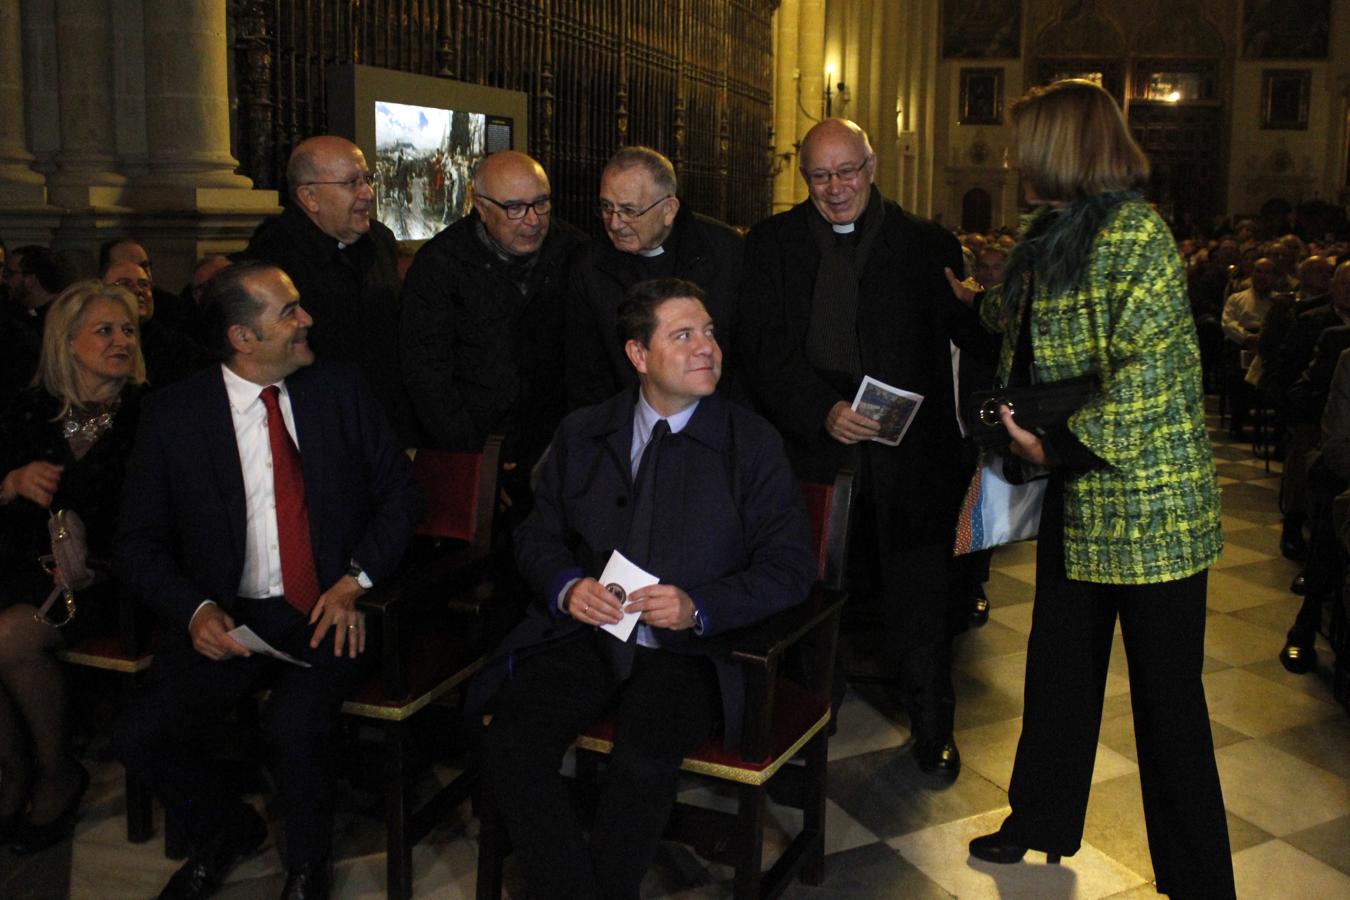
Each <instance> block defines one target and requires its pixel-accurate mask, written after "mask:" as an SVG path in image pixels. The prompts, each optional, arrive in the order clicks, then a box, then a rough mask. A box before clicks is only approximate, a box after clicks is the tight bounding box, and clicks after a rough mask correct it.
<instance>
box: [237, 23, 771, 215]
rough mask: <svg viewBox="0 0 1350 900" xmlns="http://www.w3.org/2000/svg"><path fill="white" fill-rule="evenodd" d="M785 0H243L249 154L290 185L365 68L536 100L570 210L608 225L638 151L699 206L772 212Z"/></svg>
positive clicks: (556, 191) (541, 133)
mask: <svg viewBox="0 0 1350 900" xmlns="http://www.w3.org/2000/svg"><path fill="white" fill-rule="evenodd" d="M775 6H777V0H532V2H529V0H347V2H339V0H230V4H229V10H230V15H231V24H232V30H233V33H234V36H235V37H234V47H235V71H236V92H237V97H238V103H239V109H238V128H239V142H238V148H237V149H238V154H239V161H240V163H241V165H242V169H243V171H244V172H245V173H246V174H248V175H249V176H250V177H252V178H253V179H254V181H255V182H256V183H257V184H259V185H260V186H262V187H273V188H275V187H278V186H279V185H280V183H281V175H282V172H283V170H284V168H285V162H286V157H287V155H288V153H289V151H290V148H291V147H292V146H294V145H295V144H296V143H297V142H298V141H300V140H302V139H303V138H305V137H307V136H310V135H314V134H322V133H323V132H324V131H325V130H326V121H325V119H326V115H325V108H326V107H325V98H324V76H325V69H326V68H327V67H328V66H330V65H334V64H337V63H346V62H355V63H361V64H364V65H371V66H384V67H387V68H392V69H399V70H401V71H407V72H415V73H418V74H423V75H440V76H443V77H447V78H454V79H457V80H461V81H468V82H474V83H477V84H484V85H488V86H491V87H499V88H506V89H509V90H517V91H524V92H525V93H527V94H529V95H530V98H531V111H530V116H531V118H530V135H529V149H530V153H531V155H533V156H535V157H536V158H537V159H539V161H540V162H542V163H543V164H544V167H545V168H546V169H547V170H548V172H549V177H550V179H551V181H552V185H553V196H554V202H555V206H556V208H557V209H558V211H559V213H560V214H561V215H562V216H564V217H565V218H567V219H568V220H569V221H572V222H574V223H576V224H578V225H582V226H583V227H591V228H593V229H594V228H595V227H596V225H597V223H596V222H595V221H594V216H592V215H591V213H590V210H591V209H592V207H593V203H594V199H595V194H596V190H597V186H598V183H599V175H600V169H601V167H602V166H603V165H604V162H605V160H606V159H608V158H609V155H610V154H611V153H612V152H613V151H614V149H615V148H616V147H618V146H620V145H623V144H647V145H650V146H653V147H655V148H657V149H658V150H661V151H662V152H663V153H665V154H666V155H667V156H669V157H670V158H671V160H672V161H673V162H674V163H675V168H676V170H677V172H678V173H679V176H680V183H681V194H682V195H683V197H684V199H685V201H686V202H687V203H689V204H690V205H692V207H693V208H694V209H695V210H697V211H699V212H703V213H706V214H708V215H713V216H716V217H718V218H721V219H724V220H725V221H727V222H730V223H732V224H735V225H750V224H752V223H754V222H755V221H757V220H758V219H760V218H762V217H763V216H765V215H767V214H768V212H769V207H770V201H771V199H772V184H771V176H770V172H769V154H770V152H771V151H770V133H769V128H770V123H771V121H772V106H771V97H770V85H771V80H772V74H773V73H772V58H771V57H772V30H771V21H770V19H771V16H772V13H773V9H774V7H775Z"/></svg>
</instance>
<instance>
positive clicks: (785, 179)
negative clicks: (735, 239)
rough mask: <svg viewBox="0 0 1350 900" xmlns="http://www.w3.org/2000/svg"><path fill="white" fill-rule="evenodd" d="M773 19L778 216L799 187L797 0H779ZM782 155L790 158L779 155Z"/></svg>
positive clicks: (775, 205) (775, 198)
mask: <svg viewBox="0 0 1350 900" xmlns="http://www.w3.org/2000/svg"><path fill="white" fill-rule="evenodd" d="M774 16H775V17H776V18H777V22H776V23H775V24H776V26H777V27H776V29H775V33H774V42H775V45H776V46H775V50H776V51H777V52H775V53H774V92H773V131H774V134H773V143H774V152H775V156H774V161H773V164H774V165H775V166H781V167H782V168H781V169H780V170H779V172H778V174H777V175H776V176H775V177H774V180H773V211H774V212H776V213H777V212H782V211H783V210H785V209H788V208H790V207H791V206H792V205H793V204H795V203H796V202H797V199H798V198H797V185H799V184H801V177H800V176H799V175H798V174H797V150H796V147H795V144H796V142H797V141H799V140H801V136H802V135H801V132H800V131H798V127H797V79H798V78H799V77H801V73H800V72H798V71H797V26H798V24H799V23H798V16H799V11H798V8H797V0H782V2H781V3H779V4H778V9H777V10H776V11H775V12H774ZM783 153H789V154H791V155H790V156H788V157H783V156H781V155H778V154H783Z"/></svg>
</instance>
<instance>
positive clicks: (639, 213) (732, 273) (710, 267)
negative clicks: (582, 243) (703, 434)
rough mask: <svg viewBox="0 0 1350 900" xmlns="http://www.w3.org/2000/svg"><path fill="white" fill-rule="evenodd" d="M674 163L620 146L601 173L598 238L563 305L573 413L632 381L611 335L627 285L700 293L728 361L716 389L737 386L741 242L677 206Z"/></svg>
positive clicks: (641, 149) (574, 276)
mask: <svg viewBox="0 0 1350 900" xmlns="http://www.w3.org/2000/svg"><path fill="white" fill-rule="evenodd" d="M678 191H679V184H678V183H677V182H676V179H675V167H674V166H672V165H671V163H670V160H668V159H666V158H665V157H664V156H662V155H661V154H660V153H658V152H656V151H655V150H653V149H651V148H650V147H623V148H622V149H620V150H619V151H618V152H617V153H615V154H614V155H613V156H612V157H610V160H609V162H608V163H606V164H605V170H604V172H603V173H601V175H600V197H599V202H598V205H597V208H598V210H599V213H600V220H601V222H603V223H604V226H605V238H606V239H605V240H599V239H597V240H593V241H591V243H590V244H589V246H587V247H586V250H585V251H584V252H583V253H582V254H580V256H579V258H578V259H577V262H576V265H574V266H573V267H572V285H571V296H570V299H569V304H568V309H567V331H566V338H567V339H566V343H565V346H566V348H567V367H566V378H567V399H568V406H569V408H571V409H576V408H577V407H580V406H587V405H589V404H592V403H599V402H600V401H602V400H605V399H608V398H609V397H611V396H613V394H614V392H615V391H617V390H619V389H621V388H624V387H628V386H630V385H632V384H633V383H634V382H635V380H636V379H635V378H634V374H633V368H632V366H630V365H629V364H628V360H627V358H626V357H625V354H624V349H623V345H622V344H620V343H619V341H618V339H617V338H616V337H615V326H616V324H617V320H618V311H619V304H620V303H622V302H623V299H624V294H625V293H626V292H627V290H628V289H629V288H630V287H632V286H633V285H635V284H637V283H638V282H640V281H647V280H648V279H651V278H683V279H685V280H686V281H692V282H693V283H694V284H696V285H698V286H699V287H701V288H703V290H704V291H705V292H706V293H707V297H708V301H707V307H708V312H709V314H710V315H712V317H713V320H714V321H715V322H717V336H718V341H719V343H720V344H721V347H722V351H723V353H724V354H728V356H727V359H726V361H727V366H726V371H725V372H724V373H723V378H722V382H721V385H722V390H723V392H726V391H727V390H728V389H732V390H734V389H735V387H736V385H735V383H734V377H735V366H736V362H735V350H736V347H735V343H734V342H735V339H736V329H737V325H736V318H737V315H736V309H737V306H738V303H737V295H738V292H739V289H740V279H741V255H742V252H743V247H744V244H743V242H742V241H741V236H740V235H739V234H737V233H736V232H735V231H734V230H733V229H731V228H730V227H729V226H727V225H724V224H722V223H721V222H718V221H717V220H716V219H710V218H708V217H707V216H701V215H698V214H696V213H695V212H694V211H693V210H691V209H689V208H688V207H686V206H685V205H684V204H682V203H681V202H680V198H679V197H678V196H677V194H678Z"/></svg>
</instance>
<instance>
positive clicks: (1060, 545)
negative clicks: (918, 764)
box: [949, 81, 1234, 897]
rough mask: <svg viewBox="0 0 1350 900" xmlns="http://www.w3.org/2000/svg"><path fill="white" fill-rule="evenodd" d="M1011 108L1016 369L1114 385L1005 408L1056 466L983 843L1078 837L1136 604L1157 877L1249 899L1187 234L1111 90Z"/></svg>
mask: <svg viewBox="0 0 1350 900" xmlns="http://www.w3.org/2000/svg"><path fill="white" fill-rule="evenodd" d="M1012 120H1013V129H1014V135H1015V142H1016V151H1017V163H1018V168H1019V169H1020V170H1021V176H1022V184H1023V189H1024V190H1025V192H1026V195H1027V200H1028V202H1030V203H1033V204H1038V208H1037V210H1036V212H1035V213H1033V214H1032V216H1031V217H1030V219H1029V221H1028V223H1027V224H1026V226H1025V227H1024V229H1023V233H1022V235H1021V238H1020V240H1019V243H1018V246H1017V247H1016V249H1014V251H1013V255H1012V257H1011V258H1010V259H1009V261H1008V265H1007V267H1006V269H1005V280H1004V283H1003V285H1001V286H1000V287H998V288H995V289H992V290H989V291H988V292H986V293H985V294H984V295H983V296H982V297H980V298H979V299H980V310H981V315H982V317H983V318H984V321H985V323H986V325H988V326H989V327H991V328H993V329H995V330H998V331H1002V332H1003V334H1004V340H1003V352H1002V357H1001V359H1000V364H999V376H1000V383H1002V384H1027V383H1031V382H1049V381H1059V380H1062V379H1066V378H1073V377H1076V376H1079V375H1085V374H1095V375H1096V376H1097V377H1098V379H1099V381H1100V387H1099V389H1098V391H1097V392H1096V393H1095V394H1094V395H1093V397H1092V398H1091V399H1090V400H1089V401H1088V402H1087V403H1085V404H1084V405H1083V406H1082V407H1081V408H1080V409H1079V410H1078V411H1077V412H1075V413H1074V414H1073V415H1072V416H1071V417H1070V418H1069V421H1068V423H1067V424H1066V425H1062V426H1058V427H1055V428H1051V429H1048V430H1047V431H1045V432H1043V433H1037V434H1033V433H1031V432H1028V431H1026V430H1024V429H1022V428H1019V427H1018V426H1017V423H1016V419H1015V416H1014V415H1013V414H1012V413H1011V412H1010V411H1009V410H1008V409H1007V408H1006V407H1005V408H1004V409H1003V421H1004V424H1005V425H1006V426H1007V428H1008V432H1009V434H1010V435H1011V437H1012V444H1011V445H1010V447H1009V450H1010V452H1011V453H1012V454H1014V455H1016V456H1019V457H1022V458H1023V459H1026V460H1028V461H1030V462H1033V463H1037V464H1039V465H1044V466H1047V467H1048V468H1049V470H1050V473H1051V474H1050V478H1049V484H1048V486H1047V489H1046V495H1045V505H1044V509H1043V511H1042V514H1041V526H1040V538H1039V541H1038V544H1037V552H1036V600H1035V607H1034V612H1033V616H1032V629H1031V637H1030V640H1029V643H1028V647H1027V675H1026V688H1025V699H1024V711H1023V721H1022V736H1021V739H1020V741H1019V743H1018V747H1017V757H1016V761H1015V763H1014V768H1013V775H1012V781H1011V784H1010V786H1009V789H1008V799H1009V802H1010V804H1011V806H1012V812H1011V813H1010V814H1009V815H1008V817H1007V819H1005V820H1004V822H1003V825H1002V826H1001V827H1000V829H999V830H998V831H997V832H994V833H993V834H988V835H984V836H981V837H977V838H975V839H974V840H972V841H971V844H970V852H971V854H972V855H974V856H975V857H977V858H979V859H983V860H987V861H990V862H996V863H1010V862H1016V861H1017V860H1020V859H1021V858H1022V857H1023V856H1024V855H1025V853H1026V851H1027V849H1028V848H1034V849H1036V850H1041V851H1044V852H1045V853H1046V854H1047V857H1048V859H1049V861H1051V862H1057V861H1058V859H1059V857H1060V856H1061V855H1071V854H1073V853H1075V852H1076V851H1077V850H1078V848H1079V845H1080V844H1081V842H1082V837H1083V823H1084V819H1085V816H1086V812H1087V801H1088V791H1089V789H1090V786H1091V782H1092V766H1093V761H1094V759H1095V756H1096V747H1097V737H1098V731H1099V729H1100V726H1101V713H1102V697H1103V692H1104V689H1105V683H1106V670H1107V667H1108V664H1109V661H1110V655H1111V642H1112V636H1113V632H1114V628H1115V624H1116V621H1117V618H1119V621H1120V627H1121V633H1122V635H1123V638H1124V641H1125V650H1126V655H1127V658H1128V660H1129V674H1130V699H1131V702H1132V705H1133V709H1134V726H1135V739H1136V744H1137V748H1138V752H1139V774H1140V782H1141V786H1142V790H1143V799H1144V818H1145V822H1146V825H1147V829H1148V839H1149V849H1150V852H1151V854H1152V857H1153V868H1154V872H1155V873H1156V876H1157V886H1158V890H1159V892H1160V893H1167V894H1170V895H1171V896H1174V897H1232V896H1234V888H1233V871H1232V860H1231V856H1230V850H1229V844H1228V831H1227V825H1226V821H1225V817H1224V807H1223V796H1222V792H1221V789H1220V786H1219V776H1218V770H1217V767H1216V766H1215V763H1214V745H1213V740H1212V737H1211V735H1210V727H1209V713H1208V709H1207V707H1206V704H1205V694H1204V688H1203V686H1202V684H1201V681H1200V669H1201V664H1202V662H1203V650H1204V633H1205V587H1206V574H1207V570H1208V567H1209V565H1210V564H1211V563H1212V562H1214V560H1215V559H1216V558H1217V557H1218V555H1219V551H1220V550H1221V548H1222V534H1221V530H1220V525H1219V498H1218V487H1217V481H1216V475H1215V471H1214V460H1213V455H1212V453H1211V450H1210V445H1209V438H1208V436H1207V435H1206V432H1205V423H1204V407H1203V401H1204V395H1203V392H1202V389H1201V380H1200V354H1199V351H1198V349H1197V345H1196V340H1195V328H1194V325H1193V324H1192V322H1191V317H1190V306H1189V303H1188V299H1187V293H1186V282H1185V279H1184V277H1183V275H1182V272H1181V267H1180V261H1179V259H1178V256H1177V251H1176V246H1175V244H1174V243H1173V241H1172V238H1171V235H1170V233H1169V232H1168V229H1167V227H1166V225H1164V224H1163V222H1162V220H1161V219H1159V218H1158V216H1157V214H1156V213H1154V212H1153V210H1152V209H1151V208H1150V207H1149V206H1148V205H1147V204H1146V203H1145V202H1144V201H1143V200H1141V199H1140V197H1139V195H1138V194H1136V193H1134V192H1133V191H1134V189H1135V188H1137V187H1138V186H1140V185H1142V184H1144V183H1145V182H1146V181H1147V178H1148V160H1147V158H1146V157H1145V156H1144V154H1143V152H1142V151H1141V150H1140V149H1139V147H1138V146H1137V145H1136V144H1135V142H1134V141H1133V139H1132V138H1131V137H1130V134H1129V130H1128V128H1127V126H1126V125H1125V122H1124V119H1123V117H1122V116H1121V114H1120V109H1119V108H1118V107H1117V106H1116V104H1115V101H1114V100H1112V99H1111V97H1110V95H1109V94H1107V93H1106V92H1105V91H1103V90H1102V89H1101V88H1099V87H1097V86H1096V85H1094V84H1091V83H1089V82H1085V81H1061V82H1057V83H1055V84H1053V85H1051V86H1049V87H1048V88H1038V89H1036V90H1033V91H1032V92H1031V93H1030V94H1029V95H1028V96H1026V97H1024V98H1022V99H1021V100H1019V101H1018V102H1017V103H1016V104H1014V105H1013V107H1012ZM949 277H950V278H951V280H952V284H953V289H954V290H955V291H956V292H957V294H958V296H961V297H962V298H963V299H966V300H968V301H971V302H973V301H974V299H975V296H976V295H975V294H974V292H973V290H972V288H973V287H974V286H973V285H971V284H969V283H959V282H957V281H956V279H955V276H950V273H949Z"/></svg>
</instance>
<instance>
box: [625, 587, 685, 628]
mask: <svg viewBox="0 0 1350 900" xmlns="http://www.w3.org/2000/svg"><path fill="white" fill-rule="evenodd" d="M624 609H625V610H627V611H628V612H634V611H637V610H641V611H642V621H644V622H646V623H647V624H648V625H650V626H652V627H653V628H668V629H670V630H671V631H683V630H684V629H686V628H693V627H694V601H693V600H692V599H690V597H689V595H688V594H686V593H685V592H684V591H682V590H680V589H679V588H677V587H676V586H675V585H673V584H653V585H650V586H648V587H645V588H640V589H638V590H636V591H633V593H632V594H630V595H629V596H628V605H627V606H626V607H624Z"/></svg>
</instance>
